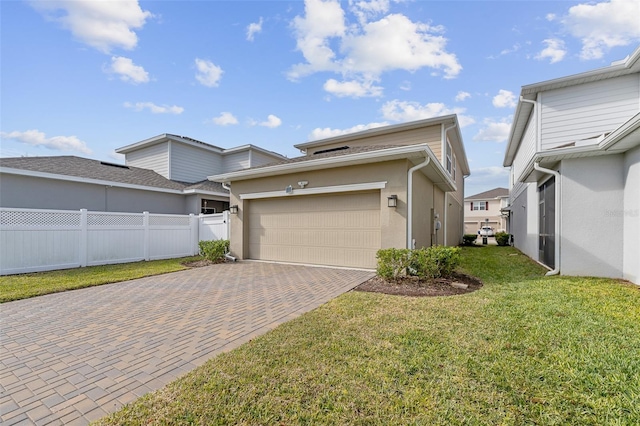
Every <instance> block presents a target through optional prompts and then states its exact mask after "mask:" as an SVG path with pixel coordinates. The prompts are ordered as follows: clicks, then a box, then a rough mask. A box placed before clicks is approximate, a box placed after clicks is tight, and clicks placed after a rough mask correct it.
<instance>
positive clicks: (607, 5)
mask: <svg viewBox="0 0 640 426" xmlns="http://www.w3.org/2000/svg"><path fill="white" fill-rule="evenodd" d="M639 17H640V2H638V1H637V0H611V1H608V2H601V3H582V4H578V5H575V6H572V7H571V8H569V13H568V14H567V15H566V16H565V17H564V18H563V19H562V24H563V25H564V26H565V27H566V28H567V30H568V31H569V33H571V35H572V36H574V37H576V38H579V39H581V41H582V50H581V52H580V57H581V58H582V59H599V58H601V57H602V56H603V55H604V53H605V52H606V51H608V50H609V49H611V48H613V47H616V46H627V45H629V44H632V43H635V42H638V41H639V40H640V18H639Z"/></svg>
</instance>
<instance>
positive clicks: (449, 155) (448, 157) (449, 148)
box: [447, 142, 451, 174]
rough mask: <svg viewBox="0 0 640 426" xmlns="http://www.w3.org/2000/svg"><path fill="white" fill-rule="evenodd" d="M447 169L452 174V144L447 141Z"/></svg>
mask: <svg viewBox="0 0 640 426" xmlns="http://www.w3.org/2000/svg"><path fill="white" fill-rule="evenodd" d="M447 171H448V172H449V174H451V144H450V143H449V142H447Z"/></svg>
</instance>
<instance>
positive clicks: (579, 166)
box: [504, 47, 640, 284]
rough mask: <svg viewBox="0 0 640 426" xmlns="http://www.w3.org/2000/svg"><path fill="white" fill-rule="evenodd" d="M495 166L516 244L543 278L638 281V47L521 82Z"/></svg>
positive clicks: (639, 70)
mask: <svg viewBox="0 0 640 426" xmlns="http://www.w3.org/2000/svg"><path fill="white" fill-rule="evenodd" d="M504 166H505V167H510V168H511V179H510V196H509V207H508V210H509V230H510V232H511V234H512V235H513V236H514V244H515V246H516V247H517V248H519V249H520V250H522V251H523V252H524V253H525V254H527V255H528V256H530V257H532V258H533V259H536V260H538V261H540V262H541V263H543V264H545V265H547V266H548V267H549V268H550V269H552V271H550V274H555V273H561V274H566V275H580V276H604V277H612V278H624V279H627V280H630V281H632V282H634V283H637V284H638V283H640V190H639V188H640V47H639V48H637V49H636V50H635V51H634V52H633V53H632V54H631V55H630V56H628V57H627V58H626V59H624V60H622V61H618V62H615V63H613V64H611V65H610V66H609V67H606V68H602V69H597V70H594V71H589V72H585V73H582V74H577V75H572V76H568V77H563V78H559V79H555V80H550V81H545V82H541V83H536V84H531V85H528V86H523V87H522V91H521V93H520V101H519V103H518V106H517V108H516V112H515V117H514V121H513V125H512V128H511V133H510V137H509V143H508V146H507V151H506V154H505V159H504Z"/></svg>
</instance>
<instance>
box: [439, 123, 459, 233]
mask: <svg viewBox="0 0 640 426" xmlns="http://www.w3.org/2000/svg"><path fill="white" fill-rule="evenodd" d="M454 127H456V123H455V122H454V123H453V124H452V125H451V126H449V127H447V128H444V129H443V130H442V145H443V149H444V151H443V153H444V155H443V157H444V161H445V164H446V161H447V151H446V149H447V132H448V131H449V130H451V129H453V128H454ZM451 163H452V164H451V167H452V168H453V167H454V165H453V147H451ZM454 183H455V182H454ZM448 210H449V194H448V193H447V192H445V193H444V218H443V221H442V222H443V225H442V227H443V228H444V232H443V233H442V243H443V244H442V245H444V246H446V245H447V217H448V214H447V213H448Z"/></svg>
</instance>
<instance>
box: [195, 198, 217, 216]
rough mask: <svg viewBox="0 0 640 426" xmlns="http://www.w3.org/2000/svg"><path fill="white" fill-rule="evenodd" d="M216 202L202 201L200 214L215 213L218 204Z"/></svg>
mask: <svg viewBox="0 0 640 426" xmlns="http://www.w3.org/2000/svg"><path fill="white" fill-rule="evenodd" d="M218 203H219V202H218V201H215V200H205V199H202V202H201V204H200V213H202V214H214V213H215V212H216V208H215V206H216V204H218Z"/></svg>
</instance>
